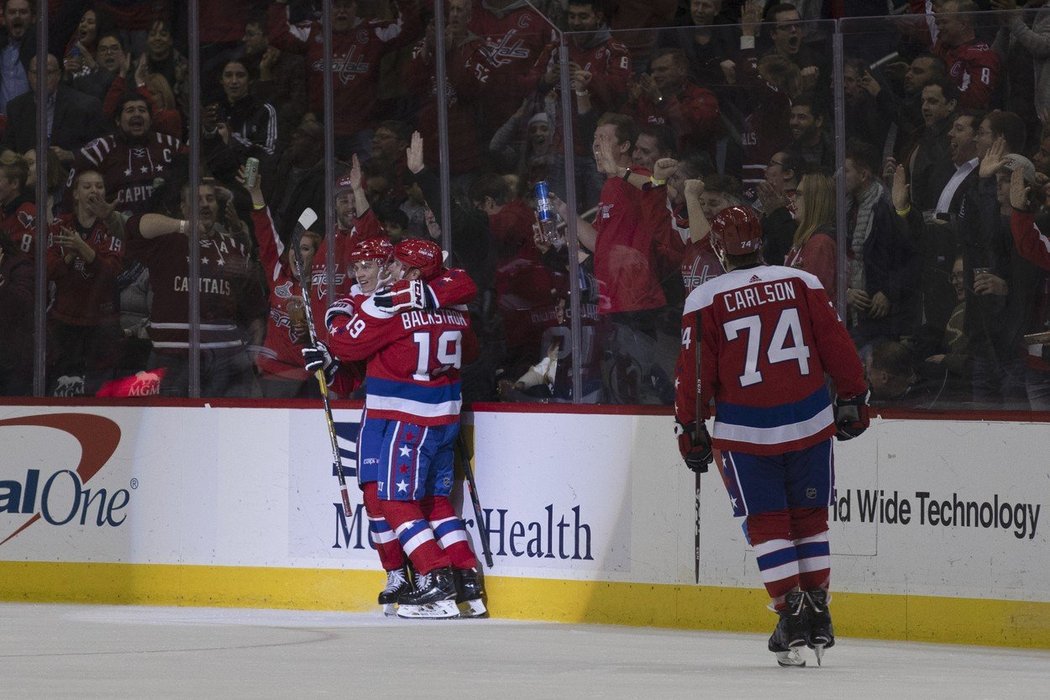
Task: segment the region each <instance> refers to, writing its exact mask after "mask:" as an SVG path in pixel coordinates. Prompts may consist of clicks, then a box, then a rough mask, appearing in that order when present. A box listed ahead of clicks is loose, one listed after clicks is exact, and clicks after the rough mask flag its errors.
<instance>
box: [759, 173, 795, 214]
mask: <svg viewBox="0 0 1050 700" xmlns="http://www.w3.org/2000/svg"><path fill="white" fill-rule="evenodd" d="M755 192H757V194H758V201H759V202H760V203H761V204H762V211H763V212H765V213H766V214H770V213H772V212H775V211H776V210H777V209H780V208H781V207H786V206H787V197H785V196H784V193H783V192H781V191H779V190H777V188H776V187H773V185H771V184H770V183H769V182H767V181H766V180H759V181H758V184H757V185H756V186H755Z"/></svg>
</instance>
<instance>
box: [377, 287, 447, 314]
mask: <svg viewBox="0 0 1050 700" xmlns="http://www.w3.org/2000/svg"><path fill="white" fill-rule="evenodd" d="M372 301H373V302H375V305H376V306H378V307H379V308H381V309H387V310H389V311H391V312H393V313H399V312H401V311H411V310H412V309H419V310H421V311H426V310H430V309H436V308H438V303H437V301H436V300H435V299H434V293H433V292H432V291H431V290H430V287H429V286H428V285H427V283H426V282H424V281H423V280H401V281H400V282H395V283H394V286H393V287H391V288H390V289H386V290H383V291H382V292H376V293H375V295H374V296H373V297H372Z"/></svg>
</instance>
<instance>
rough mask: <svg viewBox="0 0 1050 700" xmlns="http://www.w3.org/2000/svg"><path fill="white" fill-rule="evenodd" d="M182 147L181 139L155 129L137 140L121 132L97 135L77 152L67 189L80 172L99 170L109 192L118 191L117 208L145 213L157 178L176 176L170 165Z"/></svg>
mask: <svg viewBox="0 0 1050 700" xmlns="http://www.w3.org/2000/svg"><path fill="white" fill-rule="evenodd" d="M181 150H182V142H181V141H179V140H178V139H177V138H175V137H174V136H169V135H168V134H161V133H158V132H156V131H151V132H149V133H148V134H147V135H146V137H145V139H144V140H143V141H141V142H137V143H129V142H128V141H127V140H126V139H125V138H124V137H123V135H122V134H119V135H113V134H111V135H109V136H103V137H101V138H97V139H95V140H94V141H92V142H91V143H89V144H87V145H86V146H84V147H83V148H81V149H80V150H79V151H77V152H76V155H75V157H74V159H73V167H72V169H70V171H69V178H68V179H67V181H66V189H67V191H71V190H72V188H73V183H74V182H75V181H76V177H77V173H78V172H83V171H84V170H97V171H99V172H100V173H101V174H102V179H103V181H105V183H106V196H107V197H112V196H114V195H116V198H117V210H118V211H120V212H121V213H123V214H145V213H146V211H147V205H148V204H149V200H150V197H151V196H152V195H153V184H154V181H155V180H157V179H165V178H171V177H174V176H175V173H174V172H173V171H172V167H171V166H172V164H173V163H174V162H175V155H176V154H177V153H178V152H179V151H181ZM68 197H69V195H68V194H67V198H68Z"/></svg>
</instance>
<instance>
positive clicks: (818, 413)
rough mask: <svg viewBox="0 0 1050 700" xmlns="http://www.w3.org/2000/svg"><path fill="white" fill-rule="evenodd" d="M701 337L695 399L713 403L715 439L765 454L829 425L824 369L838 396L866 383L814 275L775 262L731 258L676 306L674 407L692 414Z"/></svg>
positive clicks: (798, 443)
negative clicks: (751, 263)
mask: <svg viewBox="0 0 1050 700" xmlns="http://www.w3.org/2000/svg"><path fill="white" fill-rule="evenodd" d="M698 327H699V336H700V345H701V348H702V350H701V359H702V363H701V368H700V398H701V401H700V405H701V406H702V410H703V415H702V416H701V418H707V417H708V416H709V414H710V402H711V399H712V398H713V399H714V403H715V422H714V429H713V430H712V432H711V435H712V438H713V444H714V446H715V447H716V448H718V449H722V450H736V451H740V452H746V453H750V454H758V455H771V454H782V453H784V452H790V451H793V450H800V449H803V448H805V447H809V446H811V445H814V444H816V443H818V442H820V441H821V440H826V439H827V438H829V437H831V436H832V435H834V434H835V424H834V414H833V411H832V407H831V402H830V397H829V395H828V390H827V387H826V385H825V377H824V375H825V373H827V374H829V375H830V376H831V378H832V379H833V380H834V382H835V388H836V391H837V392H838V395H839V396H842V397H845V398H849V397H853V396H856V395H857V394H860V393H862V392H864V391H866V390H867V382H866V381H865V379H864V367H863V366H862V365H861V361H860V357H859V356H858V355H857V350H856V348H855V347H854V345H853V341H852V340H851V339H850V337H849V333H847V331H846V327H845V326H844V325H843V324H842V321H841V319H839V317H838V314H837V313H836V312H835V309H834V308H833V307H832V305H831V302H830V301H828V297H827V295H826V294H825V293H824V289H823V287H821V286H820V282H819V281H818V280H817V278H816V277H814V276H813V275H811V274H809V273H807V272H803V271H801V270H795V269H792V268H787V267H781V266H756V267H748V268H738V269H735V270H733V271H732V272H727V273H726V274H724V275H722V276H720V277H716V278H715V279H713V280H711V281H710V282H706V283H705V284H703V285H701V286H700V287H698V288H697V289H696V290H694V291H693V292H692V293H691V294H690V295H689V297H688V298H687V299H686V301H685V309H684V312H683V315H682V348H681V352H680V354H679V357H678V366H677V368H676V370H675V372H676V380H677V381H676V386H677V391H676V396H675V416H676V418H677V419H678V420H679V421H680V422H682V423H691V422H692V421H693V420H694V417H695V414H696V389H697V377H696V354H695V352H696V345H697V344H696V342H694V341H695V339H696V337H697V328H698Z"/></svg>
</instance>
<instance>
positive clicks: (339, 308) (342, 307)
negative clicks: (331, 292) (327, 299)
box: [324, 299, 354, 329]
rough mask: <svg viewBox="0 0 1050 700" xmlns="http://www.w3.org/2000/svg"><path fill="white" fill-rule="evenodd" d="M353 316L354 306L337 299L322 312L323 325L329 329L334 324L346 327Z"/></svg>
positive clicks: (344, 300)
mask: <svg viewBox="0 0 1050 700" xmlns="http://www.w3.org/2000/svg"><path fill="white" fill-rule="evenodd" d="M353 315H354V305H353V303H351V302H350V300H349V299H339V300H338V301H335V302H333V303H332V305H331V306H329V307H328V311H325V312H324V325H325V327H326V328H328V329H331V328H332V327H333V326H334V325H335V324H340V325H346V322H347V321H349V320H350V319H351V318H352V317H353Z"/></svg>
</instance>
